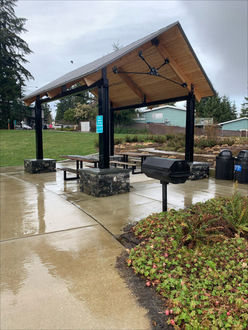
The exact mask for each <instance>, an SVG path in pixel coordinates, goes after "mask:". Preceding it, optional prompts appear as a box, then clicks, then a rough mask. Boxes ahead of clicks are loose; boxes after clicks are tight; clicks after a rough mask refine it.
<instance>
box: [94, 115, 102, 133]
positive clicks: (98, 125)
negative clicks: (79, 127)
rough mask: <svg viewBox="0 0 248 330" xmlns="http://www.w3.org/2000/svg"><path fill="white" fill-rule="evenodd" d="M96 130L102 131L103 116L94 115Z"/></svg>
mask: <svg viewBox="0 0 248 330" xmlns="http://www.w3.org/2000/svg"><path fill="white" fill-rule="evenodd" d="M96 132H97V133H103V116H102V115H101V116H96Z"/></svg>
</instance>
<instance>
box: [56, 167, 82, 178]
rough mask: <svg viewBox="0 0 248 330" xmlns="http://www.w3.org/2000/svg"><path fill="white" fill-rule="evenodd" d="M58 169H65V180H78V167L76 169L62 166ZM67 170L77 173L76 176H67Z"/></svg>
mask: <svg viewBox="0 0 248 330" xmlns="http://www.w3.org/2000/svg"><path fill="white" fill-rule="evenodd" d="M58 170H60V171H64V180H65V181H69V180H77V179H79V170H77V169H75V168H70V167H62V168H58ZM66 172H70V173H75V174H76V176H74V177H72V178H67V176H66Z"/></svg>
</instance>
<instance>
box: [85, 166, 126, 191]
mask: <svg viewBox="0 0 248 330" xmlns="http://www.w3.org/2000/svg"><path fill="white" fill-rule="evenodd" d="M79 176H80V190H81V191H82V192H84V193H86V194H88V195H92V196H95V197H105V196H111V195H117V194H123V193H126V192H129V191H130V183H129V170H125V169H119V168H107V169H99V168H89V169H82V170H80V171H79Z"/></svg>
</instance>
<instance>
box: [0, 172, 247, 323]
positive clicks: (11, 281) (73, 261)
mask: <svg viewBox="0 0 248 330" xmlns="http://www.w3.org/2000/svg"><path fill="white" fill-rule="evenodd" d="M0 184H1V197H0V204H1V205H0V206H1V211H0V212H1V227H0V228H1V243H0V244H1V246H0V247H1V250H0V251H1V305H0V306H1V307H0V308H1V310H0V311H1V329H37V328H39V329H78V328H87V329H120V328H129V329H144V328H146V329H148V328H150V324H149V320H148V318H147V317H146V310H144V308H141V307H140V306H139V305H138V304H137V302H136V299H135V298H134V297H133V296H132V294H131V292H130V291H129V289H128V288H127V287H126V285H125V283H124V282H123V280H122V279H121V278H120V276H119V275H118V272H117V270H116V269H115V260H116V257H117V256H118V255H119V254H120V253H121V251H122V250H123V247H122V246H121V245H120V244H119V242H118V241H117V240H116V239H115V238H114V236H118V235H119V234H120V233H121V232H122V228H123V227H124V226H125V225H126V224H128V223H129V222H132V221H138V220H140V219H142V218H144V217H146V216H147V215H148V214H150V213H154V212H159V211H161V185H160V184H159V182H158V181H155V180H151V179H149V180H147V178H146V177H145V176H144V175H135V176H132V177H131V185H132V188H131V192H130V193H127V194H122V195H116V196H111V197H105V198H94V197H91V196H88V195H85V194H83V193H81V192H80V191H79V187H78V184H77V182H76V181H68V182H64V181H63V173H62V172H59V171H58V172H56V173H46V174H36V175H32V174H27V173H24V172H23V169H22V168H20V167H19V168H14V167H13V168H6V169H4V168H2V169H1V172H0ZM234 191H239V192H240V193H241V194H244V195H247V193H248V185H238V187H236V186H235V185H233V183H232V182H229V181H220V180H218V181H216V180H215V179H213V178H210V179H209V180H208V179H204V180H200V181H193V182H192V181H188V182H186V183H185V184H181V185H172V184H170V185H168V206H169V208H176V209H178V208H182V207H185V206H189V205H190V204H191V203H196V202H198V201H205V200H207V199H209V198H213V197H215V196H229V195H231V194H232V193H233V192H234ZM120 306H121V308H120Z"/></svg>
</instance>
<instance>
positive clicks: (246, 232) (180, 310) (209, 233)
mask: <svg viewBox="0 0 248 330" xmlns="http://www.w3.org/2000/svg"><path fill="white" fill-rule="evenodd" d="M132 231H133V234H134V235H135V236H136V237H137V238H138V239H139V240H140V244H139V245H137V246H136V247H135V248H133V249H132V250H131V251H130V255H129V258H128V260H127V263H128V265H129V266H130V267H132V268H133V270H134V272H135V273H136V274H139V275H141V276H142V277H144V280H145V283H146V286H147V287H150V286H153V287H155V288H156V290H157V291H158V292H159V293H160V294H161V295H162V296H163V297H165V298H167V306H166V307H165V310H164V313H165V314H166V315H167V316H168V323H169V324H171V325H173V326H174V327H175V328H178V329H221V328H232V329H247V327H248V197H242V196H240V195H238V194H235V195H234V196H233V197H231V198H216V199H211V200H209V201H207V202H205V203H197V204H195V205H193V206H191V207H190V208H188V209H185V210H179V211H175V210H170V211H169V212H167V213H163V212H162V213H159V214H153V215H151V216H149V217H147V218H146V219H144V220H142V221H140V222H139V223H138V224H137V225H136V226H135V227H133V228H132Z"/></svg>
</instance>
